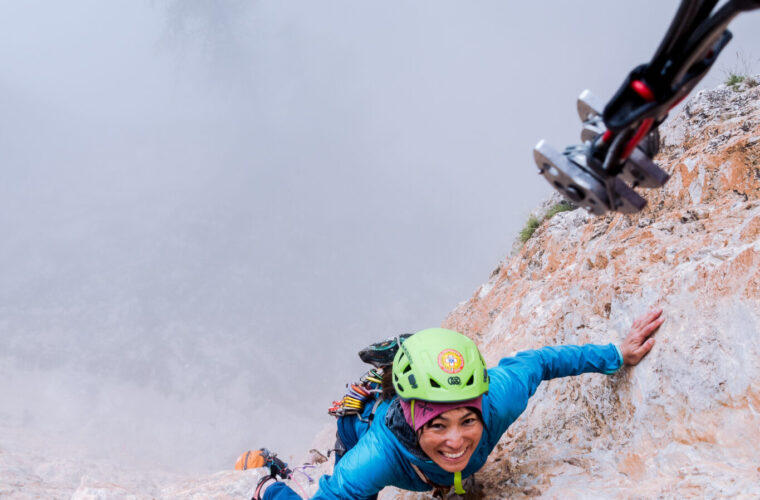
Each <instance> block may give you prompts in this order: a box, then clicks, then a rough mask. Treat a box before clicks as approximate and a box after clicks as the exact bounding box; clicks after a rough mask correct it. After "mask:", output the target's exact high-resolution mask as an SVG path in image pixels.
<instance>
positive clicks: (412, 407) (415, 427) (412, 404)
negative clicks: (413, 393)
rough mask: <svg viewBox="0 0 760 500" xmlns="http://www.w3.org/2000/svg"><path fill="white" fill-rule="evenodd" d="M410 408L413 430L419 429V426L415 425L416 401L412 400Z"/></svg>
mask: <svg viewBox="0 0 760 500" xmlns="http://www.w3.org/2000/svg"><path fill="white" fill-rule="evenodd" d="M409 406H410V408H411V409H412V429H417V426H416V425H414V399H413V400H412V403H411V404H410V405H409ZM415 434H416V432H415Z"/></svg>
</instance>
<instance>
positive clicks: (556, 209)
mask: <svg viewBox="0 0 760 500" xmlns="http://www.w3.org/2000/svg"><path fill="white" fill-rule="evenodd" d="M576 208H578V207H576V206H575V205H573V204H572V203H570V202H569V201H567V200H562V201H560V202H559V203H555V204H554V205H552V207H551V208H550V209H549V210H547V212H546V215H545V216H544V220H548V219H551V218H552V217H554V216H555V215H557V214H558V213H560V212H569V211H570V210H575V209H576Z"/></svg>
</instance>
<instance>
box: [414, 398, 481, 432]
mask: <svg viewBox="0 0 760 500" xmlns="http://www.w3.org/2000/svg"><path fill="white" fill-rule="evenodd" d="M412 403H413V405H412ZM412 406H414V415H412ZM465 406H466V407H470V408H475V409H476V410H478V411H479V412H480V413H481V414H482V413H483V396H478V397H477V398H475V399H468V400H467V401H459V402H456V403H431V402H430V401H421V400H419V399H417V400H409V401H404V400H403V399H402V400H401V409H402V410H403V411H404V418H405V419H406V421H407V423H408V424H409V426H410V427H411V428H412V429H414V432H417V431H418V430H420V429H421V428H422V426H423V425H425V424H426V423H428V422H430V421H431V420H433V419H434V418H435V417H437V416H438V415H440V414H441V413H445V412H447V411H449V410H453V409H455V408H462V407H465Z"/></svg>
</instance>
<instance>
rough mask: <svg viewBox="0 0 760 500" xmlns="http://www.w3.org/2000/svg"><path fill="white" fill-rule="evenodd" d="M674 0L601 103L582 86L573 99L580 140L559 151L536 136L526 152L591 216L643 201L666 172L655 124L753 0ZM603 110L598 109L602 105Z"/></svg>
mask: <svg viewBox="0 0 760 500" xmlns="http://www.w3.org/2000/svg"><path fill="white" fill-rule="evenodd" d="M717 4H718V0H681V4H680V6H679V8H678V11H677V12H676V14H675V16H674V18H673V21H672V22H671V25H670V28H669V29H668V31H667V33H666V34H665V37H664V38H663V40H662V42H661V43H660V46H659V48H658V49H657V52H656V53H655V55H654V56H653V57H652V60H651V61H650V62H649V63H648V64H642V65H640V66H638V67H636V68H635V69H633V71H631V73H630V74H629V75H628V77H627V78H626V80H625V81H624V82H623V84H622V86H621V87H620V89H619V90H618V91H617V93H616V94H615V96H614V97H613V98H612V99H611V100H610V101H609V102H608V103H607V105H606V106H604V107H603V106H602V105H601V102H599V101H598V99H597V98H596V97H595V96H594V95H593V94H591V92H589V91H588V90H586V91H584V92H583V93H582V94H581V95H580V97H579V98H578V104H577V105H578V115H579V116H580V119H581V121H582V122H583V130H582V132H581V141H582V143H583V144H581V145H577V146H570V147H568V148H566V149H565V151H564V152H563V153H560V152H558V151H556V150H554V149H553V148H551V147H550V146H548V145H547V144H546V142H545V141H543V140H542V141H540V142H539V143H538V144H537V145H536V147H535V149H534V150H533V157H534V159H535V161H536V165H537V166H538V170H539V173H540V174H541V175H543V176H544V178H546V180H547V181H548V182H549V183H550V184H551V185H552V187H554V188H555V189H556V190H557V191H559V192H560V194H562V195H563V196H564V197H565V198H567V199H568V200H570V201H571V202H572V203H574V204H575V205H578V206H581V207H583V208H585V209H586V210H588V211H589V212H591V213H593V214H594V215H603V214H604V213H606V212H607V211H617V212H622V213H635V212H638V211H640V210H642V209H643V208H644V207H645V206H646V200H644V198H642V197H641V196H640V195H639V194H638V193H637V192H636V191H635V190H634V188H636V187H643V188H658V187H662V186H663V185H664V184H665V182H667V180H668V178H669V177H670V176H669V175H668V174H667V173H666V172H665V171H663V170H662V169H661V168H660V167H659V166H657V164H656V163H655V162H654V160H653V158H654V156H655V155H656V154H657V150H658V147H659V135H658V134H657V127H658V126H659V125H660V124H661V123H662V122H663V121H664V120H665V119H666V118H667V116H668V112H670V110H671V109H673V107H675V106H676V105H677V104H678V103H679V102H681V101H682V100H683V99H684V98H686V96H688V95H689V93H690V92H691V91H692V90H693V89H694V87H695V86H696V85H697V83H699V81H700V80H702V78H703V77H704V76H705V75H706V74H707V71H708V70H709V69H710V67H712V65H713V63H714V62H715V60H716V59H717V58H718V55H719V54H720V52H721V51H722V50H723V48H725V46H726V44H728V42H729V41H730V40H731V37H732V35H731V32H730V31H728V30H727V29H726V28H727V27H728V25H729V23H730V22H731V20H733V19H734V18H735V17H736V16H737V15H738V14H740V13H741V12H746V11H750V10H753V9H757V8H760V0H728V1H727V2H725V3H724V4H723V5H722V6H721V7H720V8H719V9H718V10H717V11H716V12H715V13H714V14H713V13H712V11H713V9H714V8H715V6H716V5H717ZM602 108H603V109H602Z"/></svg>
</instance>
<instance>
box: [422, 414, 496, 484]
mask: <svg viewBox="0 0 760 500" xmlns="http://www.w3.org/2000/svg"><path fill="white" fill-rule="evenodd" d="M482 435H483V423H482V422H481V421H480V418H479V417H478V414H477V413H476V412H475V411H473V410H472V409H470V408H467V407H461V408H455V409H453V410H449V411H447V412H445V413H441V414H440V415H438V416H437V417H435V418H434V419H433V420H431V421H430V422H428V423H426V424H425V426H424V427H423V428H422V429H421V433H420V438H419V442H420V448H422V451H424V452H425V454H426V455H427V456H428V457H430V458H431V459H432V460H433V462H435V463H436V464H437V465H438V466H439V467H441V468H442V469H443V470H445V471H446V472H460V471H462V470H464V468H465V467H467V463H468V462H469V461H470V457H471V456H472V454H473V453H474V452H475V448H477V447H478V443H479V442H480V437H481V436H482Z"/></svg>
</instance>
